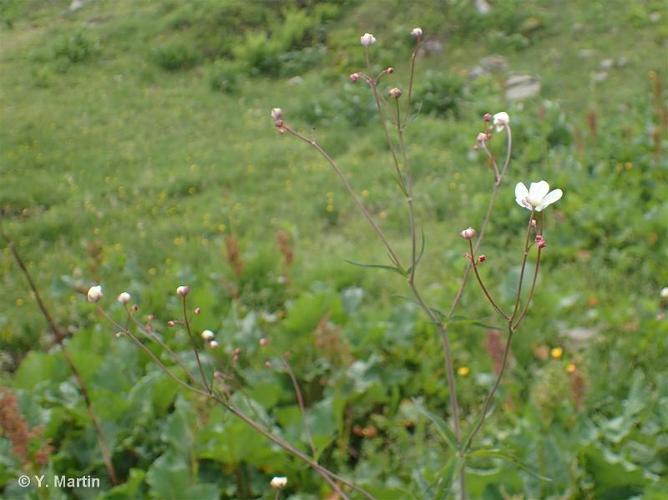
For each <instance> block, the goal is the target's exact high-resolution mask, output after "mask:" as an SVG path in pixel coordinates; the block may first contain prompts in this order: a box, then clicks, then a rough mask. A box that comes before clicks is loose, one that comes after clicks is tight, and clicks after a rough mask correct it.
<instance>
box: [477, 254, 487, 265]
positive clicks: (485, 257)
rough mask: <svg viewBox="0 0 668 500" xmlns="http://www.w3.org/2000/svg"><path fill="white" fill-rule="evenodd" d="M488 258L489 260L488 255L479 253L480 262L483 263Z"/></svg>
mask: <svg viewBox="0 0 668 500" xmlns="http://www.w3.org/2000/svg"><path fill="white" fill-rule="evenodd" d="M486 260H487V256H486V255H479V256H478V262H480V263H481V264H482V263H483V262H485V261H486Z"/></svg>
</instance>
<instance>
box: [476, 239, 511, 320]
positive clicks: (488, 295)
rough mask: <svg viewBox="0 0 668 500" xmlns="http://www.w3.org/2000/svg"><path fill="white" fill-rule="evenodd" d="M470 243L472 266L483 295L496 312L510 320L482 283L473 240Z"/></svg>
mask: <svg viewBox="0 0 668 500" xmlns="http://www.w3.org/2000/svg"><path fill="white" fill-rule="evenodd" d="M468 242H469V249H470V250H471V256H470V257H471V265H472V266H473V272H474V273H475V277H476V279H477V280H478V284H479V285H480V289H481V290H482V293H483V294H485V297H487V300H488V301H489V303H490V304H492V306H493V307H494V309H496V312H498V313H499V314H500V315H501V316H503V317H504V318H505V319H506V320H508V319H510V317H509V316H508V315H507V314H506V313H504V312H503V310H502V309H501V307H499V305H498V304H497V303H496V301H495V300H494V299H493V298H492V295H491V294H490V293H489V291H488V290H487V287H486V286H485V284H484V283H483V281H482V277H481V276H480V273H479V272H478V264H477V263H476V262H475V254H474V253H473V243H472V242H471V240H468Z"/></svg>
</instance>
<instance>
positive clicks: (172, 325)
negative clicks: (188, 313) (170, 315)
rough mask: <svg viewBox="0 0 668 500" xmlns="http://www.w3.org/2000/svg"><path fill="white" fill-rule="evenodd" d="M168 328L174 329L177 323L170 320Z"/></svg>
mask: <svg viewBox="0 0 668 500" xmlns="http://www.w3.org/2000/svg"><path fill="white" fill-rule="evenodd" d="M167 326H168V327H170V328H174V327H175V326H176V322H174V320H173V319H170V320H169V321H168V322H167Z"/></svg>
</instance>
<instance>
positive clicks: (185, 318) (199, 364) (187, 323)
mask: <svg viewBox="0 0 668 500" xmlns="http://www.w3.org/2000/svg"><path fill="white" fill-rule="evenodd" d="M181 299H182V300H181V303H182V305H183V322H184V324H185V327H186V331H187V332H188V337H189V338H190V344H191V346H192V348H193V352H194V353H195V359H196V360H197V367H198V368H199V373H200V375H201V376H202V384H204V387H205V388H206V390H207V391H208V392H211V387H210V386H209V382H208V380H207V378H206V375H205V374H204V367H203V366H202V361H201V360H200V359H199V352H198V351H197V343H196V342H195V336H194V335H193V332H192V330H191V328H190V321H189V320H188V310H187V308H186V302H187V301H186V296H185V295H183V296H182V297H181Z"/></svg>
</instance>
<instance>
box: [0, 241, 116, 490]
mask: <svg viewBox="0 0 668 500" xmlns="http://www.w3.org/2000/svg"><path fill="white" fill-rule="evenodd" d="M0 234H1V235H2V237H3V238H4V239H5V241H6V242H7V246H8V247H9V250H10V252H11V253H12V256H13V257H14V261H15V262H16V264H17V265H18V266H19V269H20V270H21V272H22V273H23V276H24V277H25V279H26V281H27V282H28V286H29V287H30V290H31V291H32V293H33V296H34V297H35V301H36V302H37V306H38V307H39V310H40V311H41V313H42V316H44V319H45V320H46V323H47V325H48V326H49V330H51V334H52V335H53V338H54V340H55V341H56V343H57V344H58V345H59V346H60V349H61V351H62V353H63V358H64V359H65V362H66V363H67V366H68V367H69V369H70V371H71V372H72V376H73V377H74V380H75V381H76V383H77V385H78V386H79V390H80V391H81V395H82V397H83V399H84V403H85V405H86V411H87V412H88V416H89V417H90V419H91V422H93V427H94V428H95V435H96V437H97V442H98V445H99V446H100V451H101V452H102V460H103V462H104V466H105V468H106V469H107V474H109V479H110V480H111V484H113V485H116V484H118V477H117V476H116V469H115V468H114V464H113V461H112V459H111V451H110V449H109V444H108V443H107V439H106V437H105V435H104V430H103V429H102V425H101V424H100V420H99V418H98V416H97V413H95V409H94V408H93V402H92V401H91V398H90V392H89V391H88V387H87V385H86V383H85V382H84V379H83V378H82V377H81V373H80V372H79V370H78V369H77V367H76V364H75V363H74V359H73V358H72V356H71V354H70V352H69V350H68V349H67V346H66V345H65V337H66V334H65V332H63V331H62V330H61V329H60V327H59V326H58V325H57V324H56V322H55V321H54V319H53V316H52V315H51V313H50V312H49V309H48V308H47V307H46V304H45V303H44V300H42V295H41V294H40V293H39V289H38V288H37V284H36V283H35V281H34V280H33V277H32V274H31V273H30V271H29V270H28V267H27V266H26V264H25V262H24V261H23V258H22V257H21V254H20V253H19V251H18V250H17V249H16V244H15V243H14V241H13V240H12V239H11V238H10V237H9V236H8V235H7V234H6V233H5V232H4V231H3V230H2V229H1V228H0Z"/></svg>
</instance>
